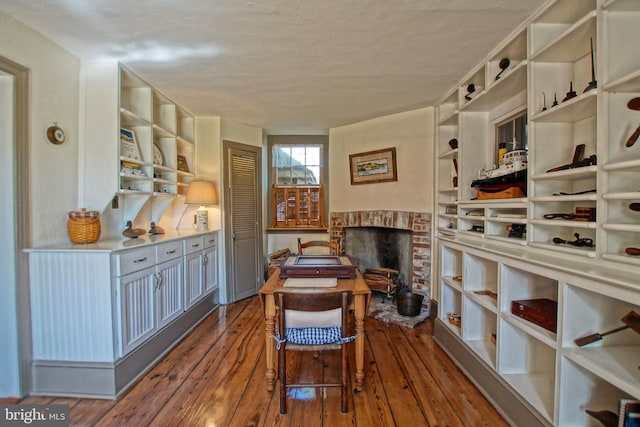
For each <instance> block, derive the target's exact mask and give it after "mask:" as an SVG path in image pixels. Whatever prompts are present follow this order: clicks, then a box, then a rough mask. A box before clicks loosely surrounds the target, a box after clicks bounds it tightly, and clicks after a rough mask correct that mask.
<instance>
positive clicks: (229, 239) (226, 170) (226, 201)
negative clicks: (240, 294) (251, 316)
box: [222, 140, 264, 303]
mask: <svg viewBox="0 0 640 427" xmlns="http://www.w3.org/2000/svg"><path fill="white" fill-rule="evenodd" d="M222 144H223V153H224V154H223V156H224V163H223V176H222V183H223V185H224V191H223V192H222V193H223V206H224V212H223V216H224V229H225V236H226V239H224V240H225V244H224V245H225V253H226V256H225V270H226V278H227V280H226V282H227V283H226V287H227V289H226V302H227V303H231V302H235V297H236V296H235V289H234V286H233V284H234V283H235V271H234V269H233V267H234V262H235V260H234V259H233V253H234V252H233V236H232V224H231V219H232V218H231V192H230V189H231V188H230V181H231V180H230V178H229V177H230V174H231V167H230V158H229V150H231V149H238V150H244V151H250V152H252V153H255V154H256V180H257V182H256V208H257V212H256V220H257V225H256V227H257V230H258V233H257V237H256V238H257V241H256V247H257V248H258V254H257V263H258V265H257V268H256V278H255V279H256V285H257V284H258V283H263V277H262V272H263V271H264V260H263V259H262V258H263V257H262V256H261V250H262V247H263V243H262V241H263V236H262V235H263V231H262V230H263V228H262V147H258V146H255V145H247V144H242V143H239V142H234V141H229V140H222ZM257 287H258V289H259V288H260V286H257ZM258 289H256V292H257V291H258Z"/></svg>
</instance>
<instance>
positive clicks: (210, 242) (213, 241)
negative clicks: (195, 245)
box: [204, 233, 218, 248]
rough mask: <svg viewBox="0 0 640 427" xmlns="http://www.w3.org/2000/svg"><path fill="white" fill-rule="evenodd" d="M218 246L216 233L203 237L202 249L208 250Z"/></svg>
mask: <svg viewBox="0 0 640 427" xmlns="http://www.w3.org/2000/svg"><path fill="white" fill-rule="evenodd" d="M217 244H218V233H213V234H207V235H206V236H204V247H205V248H210V247H211V246H216V245H217Z"/></svg>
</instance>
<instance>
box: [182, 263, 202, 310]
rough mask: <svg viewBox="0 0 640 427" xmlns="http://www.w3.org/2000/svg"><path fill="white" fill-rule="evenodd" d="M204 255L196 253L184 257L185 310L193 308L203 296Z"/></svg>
mask: <svg viewBox="0 0 640 427" xmlns="http://www.w3.org/2000/svg"><path fill="white" fill-rule="evenodd" d="M202 262H203V255H202V252H195V253H192V254H189V255H187V256H185V257H184V268H185V276H184V277H185V283H184V285H185V286H184V287H185V309H187V310H188V309H189V308H191V307H192V306H193V305H194V304H195V303H196V302H197V301H198V300H199V299H200V297H201V296H202V295H203V286H202V283H203V280H202V279H203V277H202V273H203V268H202Z"/></svg>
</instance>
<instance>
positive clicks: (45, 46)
mask: <svg viewBox="0 0 640 427" xmlns="http://www.w3.org/2000/svg"><path fill="white" fill-rule="evenodd" d="M0 40H2V43H0V56H3V57H5V58H7V59H9V60H11V61H13V62H15V63H18V64H20V65H22V66H24V67H26V68H28V69H29V70H30V76H29V78H30V99H29V102H30V111H29V123H30V129H29V132H30V147H29V150H30V156H31V159H30V166H29V167H30V175H31V208H32V209H31V224H30V229H31V237H32V244H33V245H44V244H49V243H58V242H65V241H67V232H66V222H67V212H68V211H70V210H75V209H77V193H78V191H77V190H78V183H77V181H78V172H77V171H78V137H77V135H78V96H79V83H78V82H79V70H80V61H79V60H78V58H76V57H74V56H72V55H71V54H70V53H68V52H67V51H66V50H64V49H62V48H60V47H59V46H57V45H56V44H54V43H53V42H51V41H50V40H48V39H46V38H44V37H43V36H41V35H40V34H39V33H37V32H35V31H34V30H32V29H31V28H29V27H27V26H25V25H23V24H22V23H20V22H18V21H16V20H15V19H13V18H12V17H10V16H8V15H6V14H4V13H2V12H0ZM53 122H58V125H59V126H61V127H62V128H63V129H64V130H65V132H66V134H67V142H66V143H65V144H63V145H60V146H56V145H53V144H51V143H49V142H48V141H47V140H46V139H45V131H46V129H47V127H49V126H50V125H51V124H53ZM12 156H13V155H12V154H11V155H10V156H9V161H11V158H12ZM11 191H12V189H9V190H8V191H7V192H5V191H3V193H2V194H3V195H9V194H11ZM17 220H18V221H28V220H29V218H19V219H17ZM10 225H11V226H13V224H10ZM5 243H6V242H3V244H5ZM11 244H12V243H11ZM12 270H13V266H12V265H11V266H7V268H5V267H4V266H3V268H2V269H1V270H0V287H2V290H1V292H0V294H2V295H3V298H1V299H0V324H1V325H2V328H3V330H4V333H3V340H2V342H3V345H2V348H0V397H3V396H19V395H20V393H21V390H20V389H19V380H18V378H19V364H18V359H17V353H18V345H17V340H16V339H15V337H16V334H17V330H18V319H17V315H16V305H17V302H16V299H15V296H16V292H15V289H16V282H15V276H14V272H13V271H12ZM4 337H7V340H6V341H5V339H4Z"/></svg>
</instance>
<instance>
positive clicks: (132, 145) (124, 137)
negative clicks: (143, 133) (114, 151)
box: [120, 128, 142, 162]
mask: <svg viewBox="0 0 640 427" xmlns="http://www.w3.org/2000/svg"><path fill="white" fill-rule="evenodd" d="M120 156H121V157H126V158H128V159H131V160H137V161H139V162H141V161H142V156H141V155H140V148H139V147H138V141H137V140H136V134H135V132H134V131H132V130H129V129H124V128H120Z"/></svg>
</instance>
